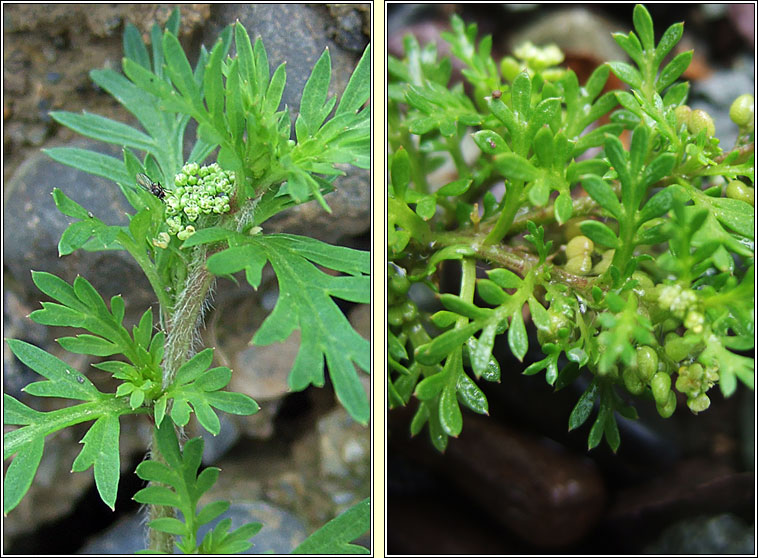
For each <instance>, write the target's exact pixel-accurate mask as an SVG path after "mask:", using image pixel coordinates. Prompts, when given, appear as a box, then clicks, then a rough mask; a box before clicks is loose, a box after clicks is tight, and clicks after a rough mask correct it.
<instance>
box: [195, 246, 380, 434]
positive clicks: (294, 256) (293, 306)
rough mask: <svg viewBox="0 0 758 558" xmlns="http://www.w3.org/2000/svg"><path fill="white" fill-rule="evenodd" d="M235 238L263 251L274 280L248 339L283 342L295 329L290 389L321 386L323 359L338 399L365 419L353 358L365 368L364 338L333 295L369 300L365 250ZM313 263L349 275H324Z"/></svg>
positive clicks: (212, 263)
mask: <svg viewBox="0 0 758 558" xmlns="http://www.w3.org/2000/svg"><path fill="white" fill-rule="evenodd" d="M240 239H241V240H242V239H244V242H245V243H246V244H248V245H250V246H252V247H255V248H256V249H257V250H258V251H260V252H262V253H263V254H265V256H266V258H267V259H268V261H269V262H270V263H271V265H272V267H273V268H274V272H275V273H276V276H277V281H278V283H279V298H278V300H277V302H276V305H275V307H274V310H273V311H272V312H271V314H270V315H269V316H268V317H267V318H266V319H265V320H264V322H263V324H262V325H261V327H260V328H259V329H258V331H257V332H256V334H255V336H254V337H253V342H254V343H256V344H258V345H269V344H271V343H275V342H280V341H284V340H285V339H287V337H289V335H290V334H291V333H292V332H293V331H294V330H295V329H300V331H301V338H300V350H299V351H298V354H297V357H296V358H295V362H294V364H293V368H292V371H291V372H290V376H289V380H288V383H289V385H290V388H291V389H293V390H301V389H304V388H305V387H306V386H307V385H308V384H310V383H313V384H314V385H317V386H322V385H323V384H324V359H326V362H327V364H328V365H329V373H330V377H331V379H332V384H333V385H334V388H335V392H336V394H337V398H338V399H339V400H340V402H341V403H342V404H343V405H344V406H345V408H346V409H347V410H348V412H349V413H350V414H351V415H352V416H353V417H354V418H355V419H356V420H357V421H358V422H361V423H363V424H365V423H367V422H368V420H369V416H370V412H369V405H368V398H367V396H366V392H365V390H364V389H363V385H362V384H361V381H360V379H359V377H358V375H357V373H356V371H355V368H354V367H353V363H355V364H357V365H358V366H359V367H360V368H361V369H363V370H365V371H366V372H368V371H369V369H370V366H369V343H368V341H367V340H365V339H363V338H362V337H361V336H360V335H359V334H358V333H357V332H356V331H355V330H354V329H353V327H352V326H351V325H350V323H349V322H348V320H347V318H346V317H345V315H344V314H343V312H342V311H341V310H340V309H339V307H338V306H337V305H336V304H335V302H334V300H333V298H341V299H343V300H348V301H351V302H358V303H368V302H369V300H370V279H369V277H368V275H367V274H368V271H369V266H370V258H369V254H368V253H367V252H360V251H358V250H351V249H349V248H343V247H335V246H329V245H328V244H325V243H323V242H319V241H317V240H314V239H308V238H301V237H297V236H293V235H278V234H276V235H273V234H272V235H263V236H261V235H258V236H257V237H242V236H241V235H240ZM223 253H224V252H220V253H218V254H214V256H212V257H211V258H210V259H209V260H208V267H209V270H210V271H211V272H215V271H214V270H216V268H215V263H216V262H215V261H214V258H217V257H221V256H220V254H223ZM314 264H318V265H322V266H325V267H329V268H330V269H334V270H336V271H342V272H345V273H349V274H350V275H347V276H337V277H334V276H331V275H327V274H326V273H324V272H322V271H320V270H319V269H318V268H316V267H315V265H314ZM216 271H217V270H216Z"/></svg>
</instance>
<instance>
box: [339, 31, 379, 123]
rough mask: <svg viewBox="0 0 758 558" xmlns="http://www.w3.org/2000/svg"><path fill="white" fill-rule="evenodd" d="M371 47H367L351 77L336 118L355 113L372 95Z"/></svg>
mask: <svg viewBox="0 0 758 558" xmlns="http://www.w3.org/2000/svg"><path fill="white" fill-rule="evenodd" d="M370 87H371V45H370V44H369V45H368V46H366V50H364V51H363V55H362V56H361V59H360V60H359V61H358V65H357V66H356V67H355V69H354V70H353V73H352V74H351V75H350V80H349V81H348V83H347V87H345V91H344V92H343V93H342V98H341V99H340V102H339V104H338V105H337V111H336V112H335V116H339V115H340V114H343V113H355V112H357V111H358V110H360V108H361V107H362V106H363V105H364V104H365V103H366V101H368V99H369V96H370V94H371V91H370Z"/></svg>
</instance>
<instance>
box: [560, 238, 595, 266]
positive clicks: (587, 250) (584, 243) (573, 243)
mask: <svg viewBox="0 0 758 558" xmlns="http://www.w3.org/2000/svg"><path fill="white" fill-rule="evenodd" d="M594 249H595V244H594V243H593V242H592V241H591V240H590V239H589V238H587V237H586V236H582V235H579V236H575V237H574V238H572V239H571V240H569V241H568V244H566V258H567V259H569V260H570V259H571V258H573V257H575V256H585V255H589V254H591V253H592V251H593V250H594Z"/></svg>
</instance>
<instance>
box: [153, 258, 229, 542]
mask: <svg viewBox="0 0 758 558" xmlns="http://www.w3.org/2000/svg"><path fill="white" fill-rule="evenodd" d="M205 260H206V250H205V247H198V248H196V249H195V251H194V253H193V254H192V259H191V261H190V263H189V266H188V272H187V278H186V280H185V283H184V289H183V290H182V292H181V293H180V294H179V296H178V297H177V300H176V305H175V306H174V312H173V315H172V316H171V319H170V320H169V322H168V324H167V326H168V327H167V332H166V333H167V338H166V353H165V357H164V360H163V388H164V389H166V388H167V387H168V386H170V385H171V383H172V382H173V380H174V377H175V376H176V373H177V371H178V370H179V368H180V367H181V366H182V364H184V363H185V362H186V361H187V359H188V358H189V356H190V353H191V351H192V346H193V342H194V340H195V333H196V330H197V326H198V322H199V321H200V318H201V317H202V312H203V307H204V305H205V299H206V297H207V296H208V291H209V290H210V288H211V285H212V284H213V280H214V277H213V275H211V274H210V273H209V272H208V270H207V269H206V267H205ZM157 426H158V425H156V429H154V430H153V444H152V449H151V452H150V459H152V460H154V461H158V462H160V463H165V461H164V459H163V456H162V455H161V453H160V451H159V450H158V442H157V439H156V432H157ZM152 484H153V483H151V485H152ZM149 515H150V519H151V520H153V519H157V518H159V517H174V508H173V507H171V506H150V508H149ZM148 539H149V542H150V549H152V550H158V551H162V552H167V553H169V554H172V553H173V551H174V537H173V535H171V534H169V533H164V532H162V531H156V530H155V529H150V530H149V535H148Z"/></svg>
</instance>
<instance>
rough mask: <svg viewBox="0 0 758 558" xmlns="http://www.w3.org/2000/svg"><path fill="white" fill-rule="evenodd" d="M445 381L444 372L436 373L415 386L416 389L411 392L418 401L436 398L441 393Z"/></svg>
mask: <svg viewBox="0 0 758 558" xmlns="http://www.w3.org/2000/svg"><path fill="white" fill-rule="evenodd" d="M446 381H447V374H445V373H444V372H438V373H436V374H433V375H432V376H428V377H426V378H424V379H423V380H421V381H420V382H419V383H418V384H416V389H415V390H414V392H413V395H415V396H416V397H417V398H418V399H420V400H422V401H425V400H427V399H432V398H434V397H437V395H438V394H439V393H440V392H441V391H442V388H443V387H444V386H445V382H446Z"/></svg>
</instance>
